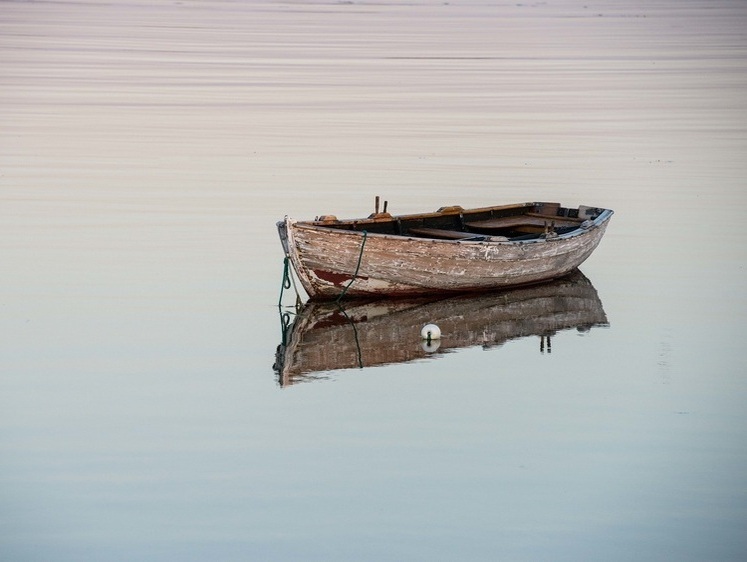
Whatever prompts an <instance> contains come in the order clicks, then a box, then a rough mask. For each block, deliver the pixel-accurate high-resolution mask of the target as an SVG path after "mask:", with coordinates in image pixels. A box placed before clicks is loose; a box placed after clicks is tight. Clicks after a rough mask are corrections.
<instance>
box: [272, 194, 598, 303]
mask: <svg viewBox="0 0 747 562" xmlns="http://www.w3.org/2000/svg"><path fill="white" fill-rule="evenodd" d="M378 206H379V205H378V198H377V204H376V209H375V212H374V213H373V214H372V215H370V216H369V217H368V218H364V219H351V220H338V219H337V218H336V217H335V216H332V215H324V216H321V217H317V218H316V219H315V220H311V221H295V220H292V219H290V218H288V217H286V218H285V220H283V221H280V222H278V223H277V226H278V231H279V233H280V240H281V242H282V244H283V249H284V250H285V254H286V257H287V259H288V260H290V262H291V263H292V265H293V269H294V270H295V272H296V274H297V275H298V278H299V279H300V281H301V284H302V285H303V288H304V289H305V290H306V292H307V293H308V295H309V297H310V298H311V299H334V298H340V297H341V296H342V295H345V296H350V297H352V296H355V297H366V296H367V297H371V296H384V295H386V296H398V297H403V296H413V295H426V294H434V293H456V292H471V291H485V290H493V289H500V288H505V287H512V286H517V285H525V284H530V283H536V282H539V281H547V280H550V279H554V278H557V277H561V276H563V275H565V274H567V273H568V272H570V271H573V270H574V269H576V268H577V267H578V266H579V265H580V264H581V263H582V262H583V261H584V260H585V259H586V258H588V257H589V255H591V253H592V252H593V251H594V249H595V248H596V247H597V245H598V244H599V241H600V240H601V239H602V235H603V234H604V231H605V229H606V228H607V224H608V222H609V219H610V217H611V216H612V211H611V210H609V209H603V208H599V207H587V206H579V207H576V208H570V207H563V206H561V205H560V204H559V203H519V204H515V205H503V206H497V207H484V208H479V209H469V210H467V209H463V208H462V207H458V206H455V207H442V208H441V209H439V210H438V211H436V212H434V213H424V214H413V215H401V216H392V215H391V214H389V213H388V212H387V211H386V207H387V204H386V202H385V203H384V210H383V212H379V209H378Z"/></svg>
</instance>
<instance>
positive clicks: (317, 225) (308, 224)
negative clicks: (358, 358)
mask: <svg viewBox="0 0 747 562" xmlns="http://www.w3.org/2000/svg"><path fill="white" fill-rule="evenodd" d="M536 204H537V203H531V204H527V206H533V205H536ZM509 208H514V206H512V205H507V206H504V207H484V208H482V209H468V210H467V209H465V210H464V211H462V212H470V213H471V212H480V211H486V210H493V209H499V210H501V209H509ZM516 208H522V206H519V207H516ZM596 208H597V209H601V210H602V212H601V213H599V215H597V216H596V217H594V218H593V219H591V218H590V219H587V221H588V222H584V223H581V224H579V225H578V226H577V227H576V228H574V229H573V230H571V231H568V232H564V233H562V234H555V235H554V236H552V237H546V236H543V235H539V236H538V237H537V238H529V239H525V240H510V239H506V240H500V239H496V238H497V237H495V236H494V237H491V236H490V235H486V234H479V233H475V237H478V236H484V239H482V240H478V239H461V240H452V239H444V238H434V237H428V236H413V235H411V234H394V233H382V232H369V231H367V230H366V229H365V228H363V229H362V230H354V229H352V228H341V227H340V225H341V224H348V223H349V224H351V225H356V226H361V223H362V222H363V221H369V223H370V224H380V223H381V222H388V221H391V222H396V220H397V219H400V220H403V219H409V218H430V217H439V216H444V215H451V214H459V213H460V211H453V212H452V211H449V212H448V213H439V212H436V213H427V214H413V215H397V216H392V217H391V218H387V219H386V221H382V220H378V221H377V220H376V219H371V218H367V219H347V220H343V221H337V222H335V223H334V226H333V225H331V224H324V223H323V222H322V221H299V220H294V219H291V218H290V217H286V218H285V220H284V221H280V222H279V223H278V225H280V224H282V223H283V222H284V223H285V224H286V225H287V226H289V227H290V226H293V227H296V228H305V229H309V230H321V231H324V232H328V233H335V234H338V235H341V236H356V237H362V236H364V235H365V236H366V237H376V238H382V239H386V238H390V239H394V240H414V241H419V242H428V243H429V244H430V243H444V244H457V245H463V244H469V245H517V244H518V245H521V244H538V243H544V242H553V241H557V240H567V239H569V238H574V237H576V236H582V235H584V234H586V233H588V232H589V231H590V230H592V229H593V228H596V227H599V226H600V225H602V224H603V223H605V222H607V221H608V220H609V219H610V217H612V215H613V214H614V211H612V210H611V209H604V208H602V207H596ZM558 218H562V217H558ZM455 232H456V231H455Z"/></svg>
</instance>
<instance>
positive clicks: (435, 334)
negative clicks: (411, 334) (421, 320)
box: [420, 324, 441, 341]
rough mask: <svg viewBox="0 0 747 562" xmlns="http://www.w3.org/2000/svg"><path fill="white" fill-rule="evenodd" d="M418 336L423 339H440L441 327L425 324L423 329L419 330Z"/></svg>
mask: <svg viewBox="0 0 747 562" xmlns="http://www.w3.org/2000/svg"><path fill="white" fill-rule="evenodd" d="M420 337H421V338H423V339H424V340H427V341H431V340H440V339H441V328H439V327H438V326H436V325H435V324H426V325H425V326H423V329H422V330H420Z"/></svg>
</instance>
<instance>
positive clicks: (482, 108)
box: [0, 0, 747, 561]
mask: <svg viewBox="0 0 747 562" xmlns="http://www.w3.org/2000/svg"><path fill="white" fill-rule="evenodd" d="M0 85H1V86H2V87H0V211H1V216H2V220H0V264H2V265H1V266H0V273H1V274H0V331H1V333H2V342H3V343H2V347H1V349H2V353H0V385H2V386H1V387H0V555H2V556H1V557H2V558H3V559H8V560H50V559H53V560H81V559H98V560H133V559H138V560H173V559H179V560H204V559H208V558H210V559H216V560H289V559H290V560H325V561H329V560H351V559H355V560H382V559H383V560H454V559H463V560H512V561H513V560H579V559H581V560H583V559H605V560H630V559H635V560H662V559H677V560H743V559H744V555H745V552H746V551H747V540H746V539H745V538H744V537H745V534H744V529H745V527H747V480H746V479H745V474H747V446H745V443H747V414H745V409H744V404H745V400H746V399H747V381H746V380H745V373H746V372H747V361H746V360H745V356H744V353H743V351H742V344H741V342H742V339H743V338H742V331H743V326H744V325H745V320H747V298H746V295H745V290H744V287H745V286H747V273H746V272H745V265H744V263H745V257H747V256H746V254H745V247H747V233H746V231H745V228H744V225H745V224H747V198H746V197H745V187H747V186H746V185H745V178H747V160H745V158H744V155H745V154H747V98H746V97H745V96H744V92H745V90H746V89H747V5H744V4H742V3H740V2H727V1H716V2H706V1H698V0H694V1H692V2H685V3H683V2H674V1H670V0H661V1H658V2H655V3H647V4H642V5H636V6H630V5H629V3H627V2H605V3H597V4H594V3H588V2H585V3H584V2H576V1H573V0H564V1H560V2H547V3H542V2H526V3H525V2H515V3H493V2H487V1H480V0H470V1H467V2H459V3H454V2H450V3H445V2H429V1H424V0H417V1H415V2H407V3H403V2H389V3H378V2H368V3H365V2H351V3H344V2H341V3H336V2H328V3H324V2H313V1H311V2H270V1H260V0H258V1H242V2H228V1H226V2H205V1H201V0H195V1H189V2H166V1H163V2H160V1H159V2H145V1H139V0H132V1H128V2H125V1H119V0H116V1H114V2H108V3H99V2H93V1H89V2H78V3H65V2H55V1H52V2H44V3H41V2H38V3H37V2H0ZM375 195H381V196H382V197H383V198H384V199H387V200H388V201H389V208H390V210H391V211H392V212H394V213H408V212H419V211H422V210H435V209H436V208H438V207H441V206H443V205H447V204H459V205H462V206H465V207H468V206H482V205H490V204H494V203H504V202H506V203H508V202H514V201H532V200H558V201H561V202H563V203H564V204H566V205H577V204H588V205H598V206H603V207H608V208H612V209H614V210H615V211H616V214H615V216H614V217H613V219H612V222H611V224H610V227H609V229H608V231H607V234H606V236H605V239H604V240H603V241H602V244H601V245H600V247H599V248H598V250H597V252H596V253H595V254H594V255H593V256H592V257H591V258H590V259H589V260H588V261H587V262H586V263H585V264H584V265H583V267H582V270H583V273H584V274H585V276H586V277H587V278H588V280H589V281H590V282H591V284H592V285H593V287H594V291H595V292H596V294H597V297H598V299H599V302H600V303H601V305H602V309H603V311H604V314H605V315H606V318H607V324H608V326H595V327H593V328H591V329H590V330H580V331H579V330H576V329H568V330H566V329H563V330H558V331H556V332H555V333H554V335H553V336H552V348H551V350H549V349H548V348H547V347H546V344H543V343H542V340H541V338H542V337H543V336H541V335H540V334H538V333H536V332H532V331H528V332H527V333H525V334H521V336H520V337H512V338H504V339H503V340H501V342H500V345H473V346H465V347H457V346H451V347H450V344H449V340H448V338H449V334H446V335H445V339H444V343H443V346H444V350H443V352H440V353H439V352H437V353H436V355H435V356H432V355H428V356H425V355H422V349H421V348H420V345H421V343H420V341H419V339H418V338H417V336H416V335H415V336H413V335H412V334H410V332H409V331H408V332H407V333H406V334H405V333H403V335H402V339H403V340H407V338H413V345H414V346H416V350H415V352H416V354H417V353H420V354H421V356H417V357H414V359H413V360H412V361H406V362H394V363H391V362H386V363H383V364H381V365H380V366H365V365H364V366H363V368H360V366H351V367H349V368H345V369H332V368H329V369H326V370H321V371H316V372H315V373H316V374H315V375H314V376H309V377H306V379H305V381H304V382H299V383H298V384H292V385H282V386H281V385H280V384H279V380H278V375H277V373H276V371H275V370H274V369H273V365H274V364H275V362H276V349H277V346H278V345H279V344H281V343H282V338H283V331H282V325H281V321H280V319H279V314H278V309H277V302H278V297H279V293H280V285H281V279H282V269H283V264H282V252H281V249H280V244H279V242H278V240H277V235H276V232H275V228H274V223H275V221H277V220H279V219H281V218H282V217H283V216H284V215H286V214H288V215H291V216H295V217H297V218H309V217H313V216H315V215H319V214H324V213H331V214H336V215H338V216H341V217H347V216H365V215H367V214H369V213H370V212H372V211H373V200H374V196H375ZM293 300H294V295H293V294H292V293H286V295H285V297H284V305H286V306H288V307H290V306H291V305H292V303H293ZM284 310H291V311H292V308H286V309H284ZM454 325H457V324H456V323H454ZM485 326H488V327H489V326H490V325H489V324H486V325H485ZM374 334H375V332H374ZM460 336H461V334H460ZM456 339H458V338H457V337H454V340H456ZM402 343H403V345H404V344H406V341H403V342H402ZM541 345H544V346H545V347H541ZM405 347H406V345H405ZM418 350H420V351H418ZM550 351H551V352H550Z"/></svg>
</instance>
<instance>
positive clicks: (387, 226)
mask: <svg viewBox="0 0 747 562" xmlns="http://www.w3.org/2000/svg"><path fill="white" fill-rule="evenodd" d="M602 211H603V209H598V208H595V207H583V206H581V207H578V208H572V207H563V206H561V205H560V203H520V204H517V205H503V206H498V207H484V208H480V209H470V210H465V209H463V208H462V207H459V206H452V207H442V208H441V209H439V210H438V211H436V212H434V213H422V214H417V215H401V216H392V215H390V214H389V213H388V212H386V203H385V205H384V212H378V205H377V209H376V212H375V213H373V214H372V215H370V216H369V217H367V218H365V219H357V220H345V221H339V220H337V217H335V216H332V215H323V216H321V217H318V218H317V219H316V220H315V221H313V222H312V224H314V225H317V226H324V227H329V228H337V229H342V230H357V231H363V230H365V231H367V232H371V233H378V234H392V235H399V236H410V237H418V238H431V239H441V240H462V241H481V240H496V239H498V240H512V241H513V240H531V239H536V238H540V237H546V236H548V235H556V234H564V233H567V232H571V231H573V230H576V229H577V228H579V227H580V226H581V224H583V223H584V221H587V220H590V219H593V218H595V217H596V216H598V215H599V214H600V213H601V212H602Z"/></svg>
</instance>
